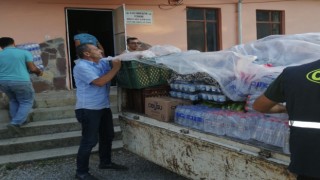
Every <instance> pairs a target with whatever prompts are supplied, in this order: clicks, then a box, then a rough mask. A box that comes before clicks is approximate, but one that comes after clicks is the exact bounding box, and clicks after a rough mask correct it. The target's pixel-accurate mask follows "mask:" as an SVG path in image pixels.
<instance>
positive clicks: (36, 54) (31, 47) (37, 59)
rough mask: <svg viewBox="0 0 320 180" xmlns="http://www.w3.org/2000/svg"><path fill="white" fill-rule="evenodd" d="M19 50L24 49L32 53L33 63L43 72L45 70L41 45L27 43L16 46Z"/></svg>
mask: <svg viewBox="0 0 320 180" xmlns="http://www.w3.org/2000/svg"><path fill="white" fill-rule="evenodd" d="M16 47H17V48H20V49H24V50H27V51H30V52H31V53H32V56H33V63H34V64H35V65H36V66H37V67H38V68H39V69H40V70H41V71H43V70H44V66H43V62H42V58H41V49H40V45H39V44H36V43H26V44H20V45H17V46H16Z"/></svg>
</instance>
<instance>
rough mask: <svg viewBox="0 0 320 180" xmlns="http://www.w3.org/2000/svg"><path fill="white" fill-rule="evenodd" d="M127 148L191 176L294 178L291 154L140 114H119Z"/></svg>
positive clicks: (204, 177) (201, 177)
mask: <svg viewBox="0 0 320 180" xmlns="http://www.w3.org/2000/svg"><path fill="white" fill-rule="evenodd" d="M119 119H120V126H121V129H122V133H123V142H124V147H125V148H126V149H127V150H129V151H131V152H133V153H135V154H137V155H139V156H141V157H143V158H145V159H147V160H149V161H151V162H154V163H155V164H158V165H160V166H163V167H165V168H167V169H169V170H171V171H173V172H175V173H177V174H180V175H182V176H184V177H187V178H190V179H201V180H207V179H219V180H220V179H221V180H222V179H228V180H229V179H237V180H239V179H259V180H260V179H279V180H280V179H281V180H282V179H283V180H287V179H295V176H294V175H293V174H291V173H290V172H289V171H288V170H287V166H288V164H289V162H290V157H289V155H286V154H283V153H282V151H281V149H279V148H276V147H273V146H268V145H265V144H263V143H259V142H257V141H243V140H239V139H235V138H228V137H226V136H216V135H214V134H208V133H205V132H200V131H197V130H193V129H188V128H186V127H182V126H180V125H177V124H174V123H167V122H160V121H157V120H155V119H152V118H148V117H145V116H143V115H141V114H135V113H128V112H123V113H122V114H121V115H119Z"/></svg>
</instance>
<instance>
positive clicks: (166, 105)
mask: <svg viewBox="0 0 320 180" xmlns="http://www.w3.org/2000/svg"><path fill="white" fill-rule="evenodd" d="M183 104H186V105H187V104H192V101H189V100H184V99H177V98H171V97H149V98H146V99H145V114H146V115H147V116H148V117H151V118H154V119H157V120H159V121H165V122H169V121H173V118H174V111H175V109H176V106H178V105H183Z"/></svg>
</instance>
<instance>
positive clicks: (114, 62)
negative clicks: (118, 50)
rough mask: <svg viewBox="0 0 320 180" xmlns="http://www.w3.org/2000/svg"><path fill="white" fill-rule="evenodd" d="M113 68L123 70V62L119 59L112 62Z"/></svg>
mask: <svg viewBox="0 0 320 180" xmlns="http://www.w3.org/2000/svg"><path fill="white" fill-rule="evenodd" d="M112 67H113V68H115V69H116V70H117V71H118V70H120V68H121V61H120V60H119V59H115V60H113V61H112Z"/></svg>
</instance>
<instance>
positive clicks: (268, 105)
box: [253, 94, 287, 113]
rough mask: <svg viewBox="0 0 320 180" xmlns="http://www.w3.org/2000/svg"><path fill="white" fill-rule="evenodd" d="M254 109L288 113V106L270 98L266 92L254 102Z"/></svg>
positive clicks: (263, 111)
mask: <svg viewBox="0 0 320 180" xmlns="http://www.w3.org/2000/svg"><path fill="white" fill-rule="evenodd" d="M253 109H254V110H256V111H259V112H261V113H286V112H287V110H286V107H285V106H283V105H282V104H279V103H278V102H274V101H272V100H270V99H268V98H267V97H266V96H265V95H264V94H263V95H261V96H259V97H258V98H257V99H256V100H255V101H254V103H253Z"/></svg>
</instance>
